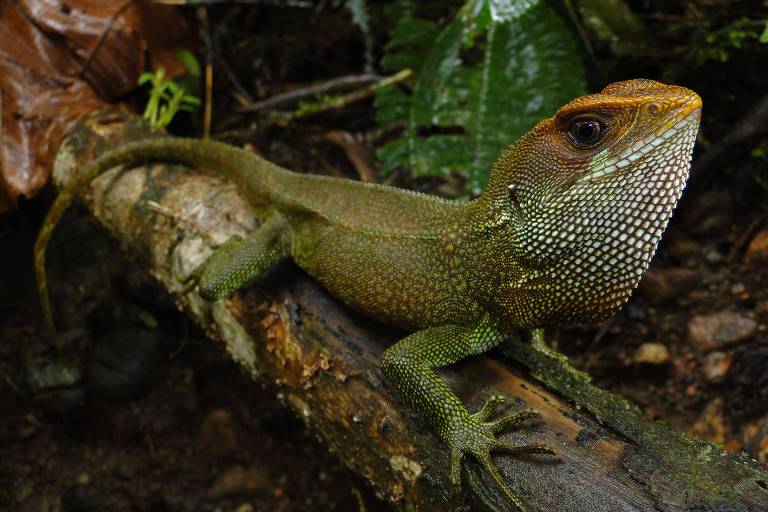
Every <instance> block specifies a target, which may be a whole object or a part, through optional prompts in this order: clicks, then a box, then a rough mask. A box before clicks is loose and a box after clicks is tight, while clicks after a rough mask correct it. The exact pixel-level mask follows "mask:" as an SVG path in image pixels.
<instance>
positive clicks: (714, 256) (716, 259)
mask: <svg viewBox="0 0 768 512" xmlns="http://www.w3.org/2000/svg"><path fill="white" fill-rule="evenodd" d="M704 257H705V258H706V259H707V261H708V262H709V263H711V264H713V265H714V264H716V263H720V262H721V261H723V255H722V254H720V253H719V252H717V251H716V250H714V249H712V250H711V251H707V253H706V254H705V255H704Z"/></svg>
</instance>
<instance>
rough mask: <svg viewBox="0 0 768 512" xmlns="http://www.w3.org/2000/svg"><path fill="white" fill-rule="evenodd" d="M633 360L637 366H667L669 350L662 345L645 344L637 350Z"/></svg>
mask: <svg viewBox="0 0 768 512" xmlns="http://www.w3.org/2000/svg"><path fill="white" fill-rule="evenodd" d="M632 360H633V361H634V362H635V363H636V364H653V365H660V364H665V363H667V362H668V361H669V350H668V349H667V347H666V346H665V345H663V344H661V343H643V344H642V345H640V346H639V347H638V348H637V351H636V352H635V355H634V357H633V358H632Z"/></svg>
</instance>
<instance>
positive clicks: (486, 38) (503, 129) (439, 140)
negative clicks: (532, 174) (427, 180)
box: [376, 0, 585, 193]
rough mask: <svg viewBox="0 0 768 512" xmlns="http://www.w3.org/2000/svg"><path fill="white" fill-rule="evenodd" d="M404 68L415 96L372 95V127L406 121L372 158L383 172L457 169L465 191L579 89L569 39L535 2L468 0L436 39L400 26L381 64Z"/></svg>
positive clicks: (578, 65) (430, 30)
mask: <svg viewBox="0 0 768 512" xmlns="http://www.w3.org/2000/svg"><path fill="white" fill-rule="evenodd" d="M404 27H411V28H412V30H411V31H410V32H406V31H405V30H404ZM413 28H416V29H417V30H418V31H419V32H417V31H415V30H413ZM427 47H428V50H427ZM425 50H427V51H425ZM405 64H407V65H408V66H409V67H412V68H413V69H415V70H417V74H416V79H415V83H414V85H413V92H412V93H411V94H410V95H409V94H407V93H405V92H403V91H402V90H399V89H397V88H387V89H386V90H382V91H380V92H379V93H378V94H377V97H376V108H377V121H378V122H379V123H380V124H382V125H383V124H389V123H393V122H396V121H401V122H402V121H405V123H406V129H405V133H404V135H403V137H402V138H398V139H395V140H393V141H391V142H389V143H388V144H386V145H384V146H383V147H382V148H380V150H379V151H378V156H379V159H380V161H381V169H382V171H383V172H385V173H387V172H390V171H391V170H393V169H394V168H396V167H399V166H406V167H409V168H410V169H411V172H412V173H413V175H414V176H423V175H435V174H438V175H447V174H448V173H450V172H451V171H461V172H464V173H465V174H466V175H467V178H468V187H469V189H470V191H471V192H472V193H477V192H478V191H479V190H480V189H481V188H482V186H483V185H484V184H485V182H486V180H487V176H488V171H489V170H490V167H491V165H492V164H493V162H494V161H495V160H496V158H498V156H499V155H500V154H501V152H502V151H503V150H504V148H505V147H506V146H507V145H508V144H510V143H512V142H514V141H515V140H516V139H517V138H518V137H520V135H522V134H523V133H525V132H526V131H527V130H529V129H530V128H531V127H533V125H534V124H535V123H536V122H537V121H539V120H541V119H543V118H545V117H547V116H550V115H552V114H553V113H554V111H555V110H556V109H557V108H558V107H559V106H561V105H562V104H564V103H565V102H566V101H568V100H570V99H572V98H573V97H575V96H579V95H581V94H583V93H584V91H585V78H584V68H583V65H582V62H581V57H580V54H579V52H578V48H577V46H576V44H575V43H574V41H573V38H572V36H571V34H570V32H569V31H568V29H567V27H566V26H565V23H564V22H563V20H562V19H561V18H560V17H559V16H558V15H557V13H556V12H555V11H554V10H553V9H552V8H551V7H550V6H549V5H548V4H547V3H546V2H543V1H539V0H518V1H501V0H473V1H470V2H468V3H467V4H466V5H465V6H464V7H463V8H462V9H461V10H460V11H459V13H458V14H457V15H456V16H455V17H454V18H453V20H451V21H450V22H449V23H448V25H447V26H445V27H444V28H443V29H442V30H441V31H440V32H439V34H437V35H435V29H434V26H433V25H432V24H431V23H430V22H426V21H424V20H417V19H413V18H409V19H406V20H401V22H400V23H399V24H398V26H397V27H395V29H394V30H393V32H392V39H391V41H390V43H389V44H388V45H387V47H386V55H385V58H384V59H383V61H382V66H383V67H384V68H388V69H390V70H391V69H392V68H393V67H397V66H403V65H405Z"/></svg>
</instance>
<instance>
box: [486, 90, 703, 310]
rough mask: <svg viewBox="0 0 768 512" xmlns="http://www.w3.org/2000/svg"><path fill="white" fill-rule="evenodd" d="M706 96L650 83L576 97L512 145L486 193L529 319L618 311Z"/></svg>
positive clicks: (665, 210) (676, 178)
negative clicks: (534, 313)
mask: <svg viewBox="0 0 768 512" xmlns="http://www.w3.org/2000/svg"><path fill="white" fill-rule="evenodd" d="M700 115H701V99H700V98H699V96H698V95H697V94H696V93H694V92H693V91H690V90H688V89H685V88H683V87H678V86H670V85H664V84H661V83H659V82H655V81H652V80H629V81H626V82H619V83H615V84H611V85H609V86H608V87H606V88H605V89H603V90H602V91H601V92H600V93H598V94H591V95H587V96H582V97H580V98H577V99H575V100H573V101H571V102H570V103H568V104H567V105H565V106H564V107H562V108H561V109H559V110H558V111H557V113H556V114H555V115H554V116H553V117H551V118H548V119H545V120H544V121H542V122H541V123H539V124H538V125H537V126H536V127H535V128H533V129H532V130H531V131H530V132H528V133H527V134H525V135H524V136H523V137H521V138H520V140H519V141H518V142H516V143H515V144H514V145H512V146H510V147H509V149H508V150H507V151H506V153H505V154H504V155H503V156H502V157H501V158H500V159H499V160H498V162H497V163H496V164H495V165H494V169H493V172H492V176H491V181H490V183H489V186H488V189H487V191H486V193H485V194H484V195H485V200H489V201H490V202H491V204H492V205H493V206H492V208H493V211H494V212H495V215H497V219H498V220H497V221H498V222H505V220H507V221H508V222H509V225H511V226H513V229H514V238H515V243H514V244H513V245H514V247H515V254H514V258H515V259H516V260H518V261H522V262H524V268H525V271H523V272H521V273H520V275H519V276H518V277H517V278H516V282H514V283H511V284H510V286H511V287H513V288H514V287H519V288H518V289H524V290H527V291H528V294H529V295H531V296H530V297H528V300H534V301H535V300H536V298H537V297H538V298H539V299H540V300H541V301H542V302H541V304H539V305H538V306H537V307H538V310H539V311H541V318H540V319H532V320H531V321H532V322H533V323H540V324H542V325H544V324H546V323H553V322H582V321H593V320H597V319H601V318H604V317H606V316H608V315H609V314H611V313H613V312H615V311H616V310H617V309H618V307H620V306H621V305H622V304H623V303H624V302H625V301H626V299H627V298H628V297H629V295H630V293H631V291H632V290H633V289H634V288H635V286H636V285H637V283H638V281H639V280H640V277H641V276H642V274H643V272H644V271H645V270H646V268H647V267H648V264H649V262H650V260H651V257H652V256H653V253H654V252H655V250H656V245H657V243H658V241H659V239H660V237H661V234H662V232H663V231H664V228H665V227H666V224H667V222H668V221H669V218H670V216H671V214H672V210H673V208H674V206H675V204H676V203H677V200H678V199H679V198H680V194H681V193H682V190H683V187H684V186H685V182H686V180H687V177H688V171H689V167H690V161H691V155H692V151H693V145H694V141H695V138H696V133H697V131H698V126H699V119H700Z"/></svg>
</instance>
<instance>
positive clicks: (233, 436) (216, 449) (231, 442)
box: [197, 409, 240, 457]
mask: <svg viewBox="0 0 768 512" xmlns="http://www.w3.org/2000/svg"><path fill="white" fill-rule="evenodd" d="M197 440H198V445H199V447H200V449H202V450H204V451H208V452H212V453H213V454H214V455H217V456H219V457H227V456H233V455H236V454H237V453H238V452H239V451H240V444H239V443H238V438H237V430H236V425H235V419H234V417H233V416H232V413H231V412H230V411H228V410H226V409H213V410H212V411H211V412H210V413H208V416H206V417H205V419H204V420H203V423H202V425H201V426H200V432H199V433H198V436H197Z"/></svg>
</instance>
